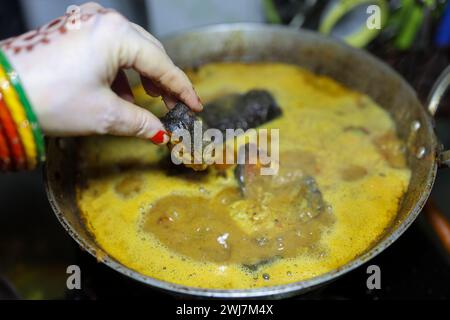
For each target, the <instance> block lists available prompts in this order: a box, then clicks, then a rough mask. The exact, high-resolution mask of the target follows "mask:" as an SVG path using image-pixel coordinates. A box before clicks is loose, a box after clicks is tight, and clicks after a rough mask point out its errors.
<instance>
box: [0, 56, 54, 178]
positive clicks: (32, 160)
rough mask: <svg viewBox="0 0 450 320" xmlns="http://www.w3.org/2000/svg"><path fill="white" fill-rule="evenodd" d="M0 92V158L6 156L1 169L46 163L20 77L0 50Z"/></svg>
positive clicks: (17, 168)
mask: <svg viewBox="0 0 450 320" xmlns="http://www.w3.org/2000/svg"><path fill="white" fill-rule="evenodd" d="M0 90H1V94H0V125H1V128H2V131H1V132H2V138H3V142H4V146H3V147H4V148H3V149H2V152H3V153H1V154H0V157H3V155H5V156H4V157H3V158H4V159H5V160H0V161H1V162H0V163H1V166H2V168H8V169H9V170H11V169H16V170H21V169H24V168H27V169H30V170H31V169H34V168H35V167H36V165H37V163H38V162H40V161H44V160H45V144H44V138H43V135H42V132H41V129H40V127H39V124H38V121H37V117H36V115H35V114H34V112H33V109H32V107H31V105H30V102H29V100H28V98H27V96H26V94H25V90H24V89H23V87H22V84H21V82H20V79H19V76H18V74H17V72H15V70H14V69H13V68H12V67H11V65H10V63H9V61H8V59H7V58H6V56H5V55H4V54H3V52H2V51H1V50H0ZM6 151H8V157H7V156H6ZM3 158H2V159H3ZM8 159H9V161H8Z"/></svg>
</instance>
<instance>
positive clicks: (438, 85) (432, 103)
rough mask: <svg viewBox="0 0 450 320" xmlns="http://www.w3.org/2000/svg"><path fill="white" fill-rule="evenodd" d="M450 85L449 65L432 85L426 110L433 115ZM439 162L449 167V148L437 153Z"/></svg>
mask: <svg viewBox="0 0 450 320" xmlns="http://www.w3.org/2000/svg"><path fill="white" fill-rule="evenodd" d="M449 86H450V65H449V66H447V68H445V69H444V71H442V73H441V75H440V76H439V78H438V79H437V80H436V82H435V83H434V85H433V88H432V89H431V92H430V95H429V96H428V104H427V105H428V112H429V113H430V114H431V115H432V116H434V115H435V114H436V111H437V109H438V107H439V104H440V103H441V101H442V99H443V97H444V94H445V91H447V89H448V87H449ZM439 163H440V164H442V165H445V166H447V167H450V150H447V151H442V152H441V153H440V154H439Z"/></svg>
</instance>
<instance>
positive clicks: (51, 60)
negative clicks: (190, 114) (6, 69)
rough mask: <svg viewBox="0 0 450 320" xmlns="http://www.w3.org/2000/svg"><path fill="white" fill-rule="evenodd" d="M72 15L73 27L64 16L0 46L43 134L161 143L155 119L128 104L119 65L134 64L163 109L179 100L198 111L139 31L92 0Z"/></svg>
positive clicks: (185, 86)
mask: <svg viewBox="0 0 450 320" xmlns="http://www.w3.org/2000/svg"><path fill="white" fill-rule="evenodd" d="M79 18H80V20H79V21H78V22H79V28H76V27H73V26H72V25H71V23H72V22H74V24H73V25H75V23H76V21H72V20H71V19H73V17H72V16H69V15H66V16H63V17H61V18H58V19H55V20H54V21H52V22H50V23H49V24H47V25H46V26H44V27H42V28H40V29H38V30H35V31H30V32H28V33H26V34H24V35H21V36H19V37H16V38H12V39H8V40H6V41H4V42H3V43H2V48H3V50H4V52H5V54H6V55H7V57H8V59H9V60H10V62H11V63H12V65H13V67H14V68H15V69H16V71H17V73H18V74H19V76H20V78H21V81H22V84H23V86H24V87H25V90H26V93H27V95H28V98H29V99H30V100H31V104H32V106H33V109H34V112H35V113H36V115H37V117H38V120H39V123H40V125H41V128H42V130H43V132H44V133H45V134H47V135H56V136H68V135H75V136H76V135H89V134H113V135H124V136H137V137H141V138H145V139H151V140H152V141H153V142H155V143H157V144H162V143H167V141H168V140H169V137H168V136H167V134H166V133H165V130H164V127H163V125H162V124H161V122H160V121H159V119H158V118H156V117H155V116H154V115H153V114H152V113H151V112H149V111H148V110H145V109H143V108H140V107H138V106H136V105H134V104H133V103H132V95H131V90H130V88H129V86H128V83H127V82H126V78H125V75H124V73H123V71H121V69H123V68H133V69H135V70H136V71H137V72H138V73H139V74H140V75H141V79H142V83H143V85H144V88H145V89H146V91H147V93H148V94H150V95H151V96H162V98H163V100H164V102H165V103H166V105H167V107H168V108H171V107H173V106H174V105H175V103H176V101H177V100H180V101H182V102H184V103H185V104H186V105H188V106H189V107H190V108H191V109H193V110H194V111H200V110H201V109H202V105H201V102H200V99H199V98H198V96H197V94H196V93H195V91H194V89H193V87H192V84H191V82H190V81H189V79H188V78H187V76H186V75H185V74H184V72H183V71H181V70H180V69H179V68H178V67H176V66H175V65H174V64H173V62H172V61H171V60H170V58H169V57H168V56H167V54H166V52H165V51H164V48H163V46H162V45H161V43H160V42H159V41H158V40H157V39H156V38H154V37H153V36H152V35H151V34H149V33H148V32H146V31H145V30H144V29H143V28H141V27H140V26H138V25H135V24H133V23H131V22H130V21H128V20H127V19H126V18H124V17H123V16H122V15H120V14H119V13H117V12H115V11H113V10H109V9H105V8H102V7H101V6H100V5H98V4H96V3H87V4H84V5H82V6H80V15H79ZM111 87H112V88H113V89H111Z"/></svg>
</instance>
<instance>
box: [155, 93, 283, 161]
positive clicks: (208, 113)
mask: <svg viewBox="0 0 450 320" xmlns="http://www.w3.org/2000/svg"><path fill="white" fill-rule="evenodd" d="M280 115H281V109H280V107H279V106H278V105H277V103H276V102H275V99H274V98H273V97H272V95H271V94H270V93H269V92H268V91H266V90H250V91H248V92H247V93H245V94H229V95H226V96H223V97H221V98H219V99H217V100H215V101H213V102H211V103H210V104H208V105H206V107H205V109H204V110H203V111H202V112H200V113H197V114H196V113H194V112H193V111H192V110H191V109H190V108H189V107H187V106H186V105H184V104H183V103H177V104H176V105H175V107H174V108H172V110H170V111H169V112H168V113H167V114H166V115H165V116H164V117H162V118H161V122H162V123H163V125H164V127H165V128H166V130H167V131H168V132H169V133H173V132H176V131H177V130H179V129H185V130H187V131H188V132H189V133H190V136H191V158H192V159H193V158H194V156H195V149H196V148H194V139H193V137H194V124H195V122H196V121H199V123H201V129H202V133H204V132H205V131H206V130H207V129H208V128H215V129H219V130H220V131H222V132H225V129H243V130H244V131H245V130H247V129H250V128H256V127H258V126H260V125H262V124H264V123H265V122H268V121H270V120H272V119H274V118H276V117H278V116H280ZM177 143H178V142H174V141H171V142H169V144H168V146H169V148H170V149H172V148H173V147H174V145H176V144H177ZM209 143H210V142H208V141H206V142H205V141H203V140H202V147H203V149H204V147H206V145H208V144H209ZM203 149H202V150H203ZM199 156H201V155H197V157H199ZM180 159H182V158H181V157H180ZM203 160H205V159H203ZM187 166H189V167H192V168H193V169H195V170H204V169H206V168H207V165H206V164H196V165H187Z"/></svg>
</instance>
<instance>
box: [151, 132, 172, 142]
mask: <svg viewBox="0 0 450 320" xmlns="http://www.w3.org/2000/svg"><path fill="white" fill-rule="evenodd" d="M166 137H167V138H168V137H169V135H168V134H167V132H165V131H164V130H159V131H158V132H157V133H156V134H155V135H154V136H153V137H151V138H150V140H151V142H153V143H154V144H162V143H164V142H165V139H166Z"/></svg>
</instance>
